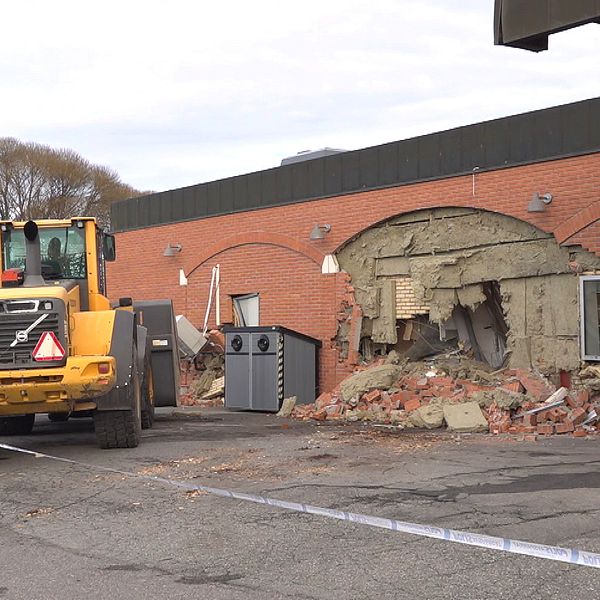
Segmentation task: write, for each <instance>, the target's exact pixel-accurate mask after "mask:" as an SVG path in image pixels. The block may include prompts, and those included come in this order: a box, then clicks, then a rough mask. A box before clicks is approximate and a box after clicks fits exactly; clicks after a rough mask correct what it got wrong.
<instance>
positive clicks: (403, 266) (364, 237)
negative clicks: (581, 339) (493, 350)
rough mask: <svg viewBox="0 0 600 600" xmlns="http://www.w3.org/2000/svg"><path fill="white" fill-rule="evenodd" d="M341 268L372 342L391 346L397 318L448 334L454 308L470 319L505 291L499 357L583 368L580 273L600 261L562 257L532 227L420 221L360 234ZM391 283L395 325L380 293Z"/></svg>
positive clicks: (508, 222)
mask: <svg viewBox="0 0 600 600" xmlns="http://www.w3.org/2000/svg"><path fill="white" fill-rule="evenodd" d="M337 258H338V261H339V264H340V267H341V268H342V269H344V270H345V271H347V272H348V273H349V274H350V275H351V278H352V284H353V285H354V287H355V288H356V289H357V301H358V302H359V303H360V304H361V305H362V303H363V302H364V306H363V309H364V316H365V318H364V319H363V336H367V335H370V336H371V338H372V340H373V341H380V342H384V343H393V342H391V341H389V340H391V339H393V338H394V335H393V333H392V329H394V324H393V322H392V321H393V320H394V317H395V318H410V317H411V316H415V315H419V314H426V313H428V314H429V319H430V320H431V321H432V322H434V323H439V324H445V323H446V322H448V321H449V320H451V319H452V315H453V312H454V309H455V307H457V306H461V307H464V310H468V311H469V314H471V315H473V314H475V312H476V311H478V310H479V307H480V306H482V305H484V304H485V306H487V302H488V300H489V299H487V298H486V293H484V287H485V286H488V287H487V288H486V289H488V293H489V286H490V285H491V282H498V283H499V288H497V289H499V291H500V294H501V296H500V294H498V298H499V299H498V301H497V302H496V306H495V307H494V310H495V311H496V312H495V313H494V314H496V317H495V318H496V320H498V318H499V319H500V320H502V315H501V314H500V313H502V312H503V313H504V320H505V321H506V325H503V326H504V327H506V326H508V333H507V334H506V347H505V346H504V345H502V344H501V345H500V346H498V349H497V351H498V352H500V351H502V352H505V351H506V352H507V354H508V361H509V364H511V365H513V366H520V367H526V368H528V367H534V368H537V369H539V370H540V371H542V372H544V373H552V372H556V371H558V370H560V369H565V370H573V369H575V368H577V366H578V364H579V348H578V335H579V327H578V313H579V311H578V292H577V286H578V279H577V275H576V271H578V270H579V271H581V269H585V270H595V269H600V259H599V258H598V257H597V256H596V255H594V254H592V253H589V252H585V251H584V250H582V249H581V248H579V247H577V248H571V249H569V248H564V247H560V246H559V245H558V244H557V243H556V240H555V239H554V237H553V236H551V235H550V234H547V233H545V232H543V231H541V230H539V229H536V228H535V227H533V226H532V225H530V224H529V223H526V222H524V221H519V220H517V219H514V218H511V217H508V216H505V215H500V214H497V213H490V212H487V211H481V210H474V209H463V208H460V209H458V208H457V209H431V210H424V211H418V212H413V213H410V214H407V215H402V216H400V217H398V218H395V219H392V220H390V221H388V222H387V223H385V224H382V225H380V226H377V227H373V228H372V229H369V230H367V231H365V232H363V233H362V234H361V235H360V236H358V237H357V238H355V239H354V240H353V241H351V242H349V243H348V244H347V245H346V246H345V247H343V248H342V249H341V250H340V251H339V252H338V255H337ZM391 280H395V281H396V297H395V299H394V300H393V301H394V303H395V314H393V315H392V314H391V313H390V302H391V301H392V300H390V298H389V289H387V288H386V287H385V285H386V284H383V282H384V281H391ZM494 285H496V286H497V284H494ZM409 288H410V289H409ZM384 290H386V291H385V292H384ZM411 291H412V295H411V294H410V292H411ZM377 294H379V298H377ZM486 310H487V309H486ZM481 314H483V313H481ZM498 314H500V316H499V317H498V316H497V315H498ZM490 315H491V316H490V318H492V319H493V318H494V317H493V314H492V313H490ZM486 318H487V317H486ZM505 333H506V330H505V331H502V332H500V334H501V335H502V336H503V335H504V334H505ZM343 336H344V332H343V331H341V330H340V332H339V333H338V340H340V339H342V340H343V339H344V338H343ZM498 339H499V338H498Z"/></svg>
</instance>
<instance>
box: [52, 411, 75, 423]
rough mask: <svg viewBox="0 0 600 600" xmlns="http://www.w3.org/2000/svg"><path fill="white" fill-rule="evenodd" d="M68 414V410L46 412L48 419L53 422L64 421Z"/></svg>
mask: <svg viewBox="0 0 600 600" xmlns="http://www.w3.org/2000/svg"><path fill="white" fill-rule="evenodd" d="M70 416H71V413H68V412H55V413H48V419H49V420H50V421H52V422H53V423H64V422H65V421H68V420H69V417H70Z"/></svg>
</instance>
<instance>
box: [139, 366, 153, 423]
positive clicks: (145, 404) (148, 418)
mask: <svg viewBox="0 0 600 600" xmlns="http://www.w3.org/2000/svg"><path fill="white" fill-rule="evenodd" d="M152 425H154V376H153V374H152V365H151V363H150V357H149V356H146V358H145V360H144V380H143V381H142V429H151V428H152Z"/></svg>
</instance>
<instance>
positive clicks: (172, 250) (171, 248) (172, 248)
mask: <svg viewBox="0 0 600 600" xmlns="http://www.w3.org/2000/svg"><path fill="white" fill-rule="evenodd" d="M182 250H183V246H182V245H181V244H167V247H166V248H165V251H164V252H163V256H175V255H177V254H179V253H180V252H181V251H182Z"/></svg>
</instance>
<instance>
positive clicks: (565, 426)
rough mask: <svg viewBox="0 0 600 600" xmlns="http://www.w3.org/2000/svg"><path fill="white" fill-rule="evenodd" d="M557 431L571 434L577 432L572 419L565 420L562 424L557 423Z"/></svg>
mask: <svg viewBox="0 0 600 600" xmlns="http://www.w3.org/2000/svg"><path fill="white" fill-rule="evenodd" d="M555 429H556V433H570V432H571V431H575V426H574V425H573V421H571V419H565V420H564V421H563V422H562V423H557V424H556V427H555Z"/></svg>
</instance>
